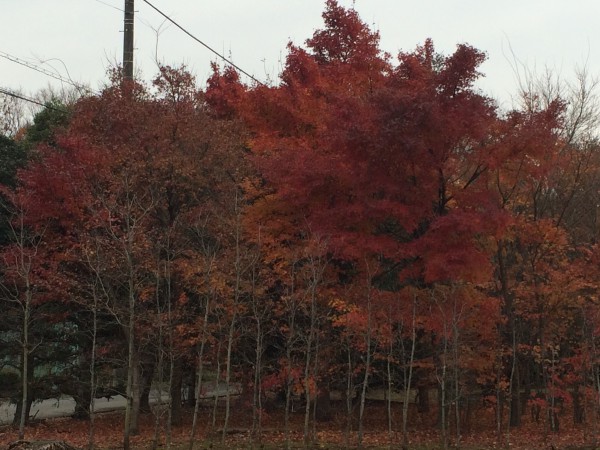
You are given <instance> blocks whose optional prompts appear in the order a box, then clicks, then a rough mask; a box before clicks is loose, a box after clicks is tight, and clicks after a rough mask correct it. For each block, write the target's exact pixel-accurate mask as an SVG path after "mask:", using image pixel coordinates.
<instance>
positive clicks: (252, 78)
mask: <svg viewBox="0 0 600 450" xmlns="http://www.w3.org/2000/svg"><path fill="white" fill-rule="evenodd" d="M142 1H143V2H144V3H147V4H148V5H149V6H150V7H151V8H152V9H154V10H155V11H156V12H157V13H159V14H160V15H161V16H163V17H164V18H165V19H167V20H168V21H169V22H171V23H172V24H173V25H175V26H176V27H177V28H179V29H180V30H181V31H183V32H184V33H185V34H187V35H188V36H189V37H191V38H192V39H193V40H195V41H196V42H198V43H199V44H200V45H203V46H204V47H205V48H207V49H208V50H210V51H211V52H212V53H214V54H215V55H217V56H218V57H219V58H221V59H222V60H223V61H225V62H226V63H227V64H229V65H230V66H232V67H234V68H235V69H237V70H239V71H240V72H241V73H243V74H244V75H246V76H247V77H248V78H250V79H251V80H253V81H255V82H256V83H258V84H260V85H262V86H264V85H265V84H264V83H263V82H262V81H260V80H258V79H256V78H255V77H254V76H252V75H250V74H249V73H248V72H246V71H245V70H244V69H242V68H241V67H239V66H237V65H236V64H235V63H234V62H233V61H231V60H229V59H227V58H226V57H225V56H223V55H222V54H220V53H219V52H217V51H216V50H215V49H213V48H212V47H210V46H209V45H208V44H205V43H204V42H202V41H201V40H200V39H198V38H197V37H196V36H194V35H193V34H192V33H190V32H189V31H188V30H186V29H185V28H183V27H182V26H181V25H179V24H178V23H177V22H175V21H174V20H173V19H171V18H170V17H169V16H168V15H166V14H165V13H164V12H162V11H161V10H160V9H158V8H157V7H156V6H154V5H153V4H152V3H150V2H149V1H148V0H142Z"/></svg>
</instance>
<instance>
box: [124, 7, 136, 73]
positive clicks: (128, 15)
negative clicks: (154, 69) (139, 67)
mask: <svg viewBox="0 0 600 450" xmlns="http://www.w3.org/2000/svg"><path fill="white" fill-rule="evenodd" d="M133 2H134V0H125V16H124V20H123V22H124V32H123V76H124V77H125V79H126V80H133Z"/></svg>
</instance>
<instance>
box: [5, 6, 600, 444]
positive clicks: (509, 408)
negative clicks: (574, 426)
mask: <svg viewBox="0 0 600 450" xmlns="http://www.w3.org/2000/svg"><path fill="white" fill-rule="evenodd" d="M323 17H324V20H325V27H324V29H323V30H318V31H316V32H315V34H314V35H313V37H312V38H310V39H308V40H307V41H306V46H305V47H297V46H294V45H292V44H290V46H289V51H288V55H287V59H286V63H285V67H284V69H283V71H282V73H281V80H280V82H279V84H277V85H268V86H267V85H251V86H248V85H245V84H243V83H242V82H241V81H240V79H239V78H238V75H237V73H236V72H235V71H234V70H233V69H230V68H225V69H223V70H221V69H220V68H219V67H217V66H214V67H213V69H214V72H213V75H212V76H211V78H210V79H209V80H208V83H207V87H206V89H204V90H202V89H199V88H198V87H197V85H196V81H195V79H194V77H193V76H192V75H191V74H190V73H189V72H188V71H186V69H185V68H172V67H169V66H163V67H161V68H160V72H159V74H158V75H157V77H156V79H155V80H154V82H153V83H152V84H151V85H148V86H147V85H144V84H141V83H139V82H131V81H128V80H124V79H122V78H121V75H120V73H119V71H115V72H114V73H113V74H112V77H111V81H110V83H109V84H108V86H107V87H106V88H105V89H104V90H103V91H102V92H101V93H100V94H99V95H91V96H85V97H82V98H79V99H78V100H77V101H75V102H73V103H69V104H61V103H59V102H54V103H52V104H49V105H48V107H47V108H45V109H44V110H43V111H42V112H40V113H39V114H38V115H37V116H36V119H35V121H34V123H33V124H32V125H31V126H29V127H26V128H25V129H22V130H21V131H19V133H17V134H16V135H14V136H10V137H8V136H7V137H2V138H1V140H0V157H1V158H2V162H3V164H2V167H0V181H1V182H2V185H3V187H2V191H1V193H2V199H3V206H4V210H3V215H2V224H1V225H2V229H1V242H2V248H1V261H2V262H1V266H0V276H1V286H2V291H1V293H2V296H1V298H0V301H1V302H2V317H1V318H0V340H1V341H2V346H1V347H0V351H1V352H2V358H3V359H2V363H3V367H2V370H0V378H1V379H2V380H3V381H2V382H1V383H0V385H2V386H3V388H2V389H3V390H4V391H5V392H2V393H1V395H4V396H10V398H11V399H12V401H13V402H15V403H16V404H17V414H16V415H15V424H16V425H18V426H19V427H20V433H21V435H23V434H24V432H25V424H26V422H27V420H28V417H29V409H30V407H31V404H32V402H33V401H34V400H36V399H41V398H52V397H56V396H59V395H62V394H69V395H72V396H73V397H74V398H75V399H76V401H77V410H76V414H77V415H79V416H81V417H86V418H90V424H91V427H90V429H91V430H92V432H91V434H90V442H93V420H94V416H93V413H92V414H91V417H90V412H91V411H90V403H91V402H92V400H93V398H95V397H98V396H104V395H115V394H117V393H122V394H124V395H125V396H126V398H127V399H128V402H127V408H126V413H125V425H124V448H126V449H127V448H129V441H130V436H131V435H133V434H135V433H136V432H137V429H138V419H139V414H140V413H141V412H144V411H149V410H150V405H149V398H150V395H151V386H152V384H153V383H154V385H155V386H158V387H160V389H166V390H168V392H169V397H170V400H169V403H168V405H169V407H168V408H167V409H166V410H165V411H163V412H156V414H159V413H160V414H165V416H164V417H162V418H161V420H158V421H157V426H159V424H160V426H161V427H162V426H163V425H162V424H164V427H165V430H164V432H165V433H166V435H167V436H168V439H170V437H169V436H170V426H171V424H176V423H178V422H180V421H181V419H182V410H183V408H184V406H185V404H184V398H183V396H182V393H183V392H187V393H188V394H187V397H186V398H187V401H188V402H189V405H190V406H191V407H193V418H194V426H193V428H195V426H196V424H197V423H198V421H199V420H213V424H214V423H215V422H214V420H215V419H214V415H212V417H213V418H212V419H209V418H206V417H204V416H203V414H205V413H206V412H205V410H204V409H201V408H200V407H199V406H200V397H201V396H202V392H203V390H204V387H203V386H205V385H206V380H211V384H215V383H217V384H219V385H221V386H225V392H226V395H225V398H224V415H223V417H221V418H220V419H219V420H220V424H219V426H220V428H221V429H222V431H223V436H225V433H226V430H227V427H228V425H229V421H230V417H231V414H230V412H231V407H232V398H231V394H232V392H233V391H234V390H235V389H237V388H238V387H240V389H241V392H242V393H241V397H242V401H241V402H238V403H237V404H238V405H243V406H244V407H247V408H249V409H251V410H252V414H253V430H252V431H253V432H254V433H255V435H260V430H261V427H262V425H263V424H264V422H265V420H266V419H265V418H264V412H265V410H266V409H267V408H268V404H269V403H273V402H279V404H280V406H281V407H282V408H283V411H284V414H285V424H286V425H285V431H286V433H289V429H290V428H289V423H290V418H291V415H292V414H296V415H297V414H303V415H304V439H305V442H306V443H307V444H310V443H311V442H313V441H314V440H315V439H316V432H317V430H318V424H317V422H318V421H320V420H328V419H330V418H331V417H332V415H333V414H334V413H335V414H336V415H338V417H344V418H345V419H344V423H345V431H346V432H347V435H348V436H350V432H351V431H352V432H357V433H356V435H355V439H356V441H354V442H355V444H357V445H359V446H360V445H361V443H362V439H363V435H364V432H365V429H364V425H363V424H364V417H365V407H366V406H365V405H366V398H367V394H368V391H369V389H375V388H377V389H384V390H386V391H387V392H388V393H387V395H386V398H387V408H388V409H387V410H388V418H389V421H388V429H389V433H390V439H392V440H394V439H396V437H395V436H397V435H400V436H402V437H401V441H402V442H401V444H402V445H403V446H404V447H407V446H408V444H409V438H410V434H411V432H412V431H413V430H414V421H411V420H410V416H411V414H417V411H418V414H425V415H426V416H427V417H429V415H431V416H432V417H436V418H437V419H436V420H437V423H438V426H439V427H440V436H441V439H442V442H443V445H444V446H445V447H447V446H448V445H450V443H453V444H455V445H457V446H458V445H460V439H461V433H462V432H463V430H464V429H466V428H468V427H469V426H470V425H471V424H472V423H473V422H477V420H478V417H482V414H480V413H479V412H482V411H487V412H489V413H490V414H489V415H488V416H489V417H494V420H493V423H494V427H495V431H496V432H497V433H498V436H499V437H500V438H501V439H505V440H506V441H507V442H508V440H509V438H510V428H511V427H515V426H519V425H520V424H521V420H522V418H523V415H524V412H525V410H526V409H529V410H531V411H532V412H533V417H534V420H537V421H539V424H540V425H539V426H540V427H544V429H545V430H547V431H548V432H551V431H558V430H559V428H560V423H561V421H564V420H567V419H566V417H565V416H566V412H567V411H569V412H571V413H572V420H573V421H574V422H575V423H578V424H586V425H585V426H586V427H588V428H589V429H592V428H593V427H597V426H598V423H597V422H598V413H599V410H598V408H599V406H598V400H597V399H598V395H600V381H599V380H600V360H599V356H600V354H599V350H600V349H599V348H598V347H599V346H600V341H599V339H598V337H599V330H600V328H599V327H600V315H599V313H600V309H599V308H598V290H597V283H598V278H599V277H600V272H599V271H598V268H599V265H598V262H599V261H598V259H599V257H600V252H599V251H598V248H597V245H596V242H597V238H598V235H599V231H600V229H599V224H598V206H599V204H600V203H599V201H600V199H599V192H600V191H599V189H600V177H599V175H600V153H599V151H598V150H599V147H598V141H597V134H596V133H597V125H598V122H597V119H598V112H599V111H600V110H599V109H598V104H597V99H596V96H595V87H596V85H595V82H593V81H592V79H591V78H590V77H588V76H587V75H586V74H585V73H580V74H579V76H578V77H577V80H576V82H574V83H572V84H564V83H562V82H561V81H560V80H558V79H556V78H555V77H554V76H553V75H552V74H549V75H547V76H546V77H543V78H541V79H540V80H542V81H538V80H535V79H533V78H532V79H530V80H529V81H528V82H527V83H525V85H523V86H521V91H520V92H519V93H518V94H519V102H518V104H517V106H516V107H515V108H514V109H512V110H510V111H503V110H501V109H500V108H499V107H498V106H497V104H496V103H495V101H494V100H492V99H491V98H489V97H487V96H485V95H484V94H483V93H481V92H480V91H479V90H478V89H477V88H476V87H475V85H474V83H475V82H476V81H477V79H478V77H479V76H480V73H479V72H478V69H479V66H480V65H481V63H482V62H483V61H484V60H485V55H484V53H482V52H481V51H479V50H477V49H474V48H472V47H470V46H468V45H465V44H461V45H458V46H457V48H456V51H455V52H454V53H453V54H451V55H449V56H445V55H441V54H439V53H437V52H436V51H435V48H434V46H433V43H432V42H431V41H429V40H428V41H426V42H425V43H424V44H423V45H422V46H419V47H417V48H416V49H415V50H414V51H412V52H406V53H405V52H402V53H400V54H399V55H398V57H397V58H392V57H391V56H390V55H387V54H385V53H382V52H381V50H380V48H379V35H378V34H377V33H375V32H373V31H371V30H370V29H369V28H368V27H367V26H366V25H365V24H364V22H362V21H361V20H360V18H359V17H358V16H357V14H356V12H355V11H354V10H346V9H344V8H341V7H339V6H338V5H337V3H336V2H335V1H334V0H330V1H328V2H327V6H326V10H325V12H324V14H323ZM11 367H12V370H10V368H11ZM115 369H120V372H122V374H123V375H122V376H121V377H119V376H116V375H115ZM117 381H118V382H117ZM234 387H235V389H234ZM184 388H185V389H184ZM333 390H335V391H338V392H341V393H342V403H341V406H340V404H338V405H336V408H335V411H334V410H332V409H331V405H330V399H329V393H330V391H333ZM392 393H394V395H396V396H398V395H399V396H400V398H401V399H402V400H403V401H401V402H398V403H396V402H394V403H392V401H391V399H392ZM415 394H416V395H415ZM433 394H435V395H433ZM299 400H300V402H301V411H298V408H297V403H298V401H299ZM415 402H416V407H415V408H413V403H415ZM293 403H294V404H295V405H296V407H295V408H294V412H292V409H293V408H292V404H293ZM213 414H214V413H213ZM194 433H195V431H194V430H192V433H191V441H193V439H194ZM288 435H289V434H288Z"/></svg>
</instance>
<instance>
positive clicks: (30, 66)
mask: <svg viewBox="0 0 600 450" xmlns="http://www.w3.org/2000/svg"><path fill="white" fill-rule="evenodd" d="M0 58H4V59H6V60H8V61H11V62H14V63H16V64H20V65H21V66H24V67H27V68H28V69H31V70H35V71H36V72H39V73H41V74H44V75H46V76H48V77H52V78H54V79H55V80H59V81H62V82H63V83H67V84H70V85H71V86H75V87H76V88H77V89H80V90H84V91H86V92H90V93H93V92H94V91H92V90H91V89H90V88H88V87H86V86H84V85H82V84H79V83H76V82H74V81H73V80H71V79H66V78H63V77H61V76H60V75H57V74H55V73H54V72H50V71H49V70H46V69H44V68H42V67H39V66H36V65H35V64H32V63H30V62H28V61H25V60H23V59H21V58H18V57H16V56H13V55H10V54H8V53H6V52H3V51H1V50H0Z"/></svg>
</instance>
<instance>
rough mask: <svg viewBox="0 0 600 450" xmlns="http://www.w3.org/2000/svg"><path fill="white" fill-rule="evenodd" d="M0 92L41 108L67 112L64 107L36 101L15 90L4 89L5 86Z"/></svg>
mask: <svg viewBox="0 0 600 450" xmlns="http://www.w3.org/2000/svg"><path fill="white" fill-rule="evenodd" d="M0 94H4V95H8V96H9V97H14V98H18V99H19V100H24V101H26V102H29V103H35V104H36V105H38V106H41V107H43V108H48V109H52V110H54V111H58V112H63V113H66V112H68V111H67V110H66V109H62V108H57V107H56V106H52V105H50V104H49V103H42V102H38V101H37V100H34V99H32V98H29V97H25V96H24V95H21V94H17V93H16V92H13V91H10V90H8V89H5V88H0Z"/></svg>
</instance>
